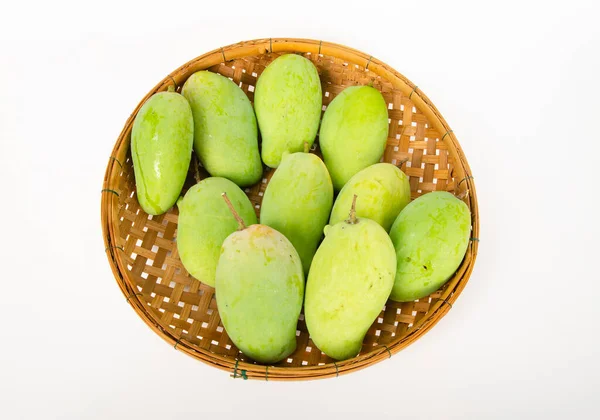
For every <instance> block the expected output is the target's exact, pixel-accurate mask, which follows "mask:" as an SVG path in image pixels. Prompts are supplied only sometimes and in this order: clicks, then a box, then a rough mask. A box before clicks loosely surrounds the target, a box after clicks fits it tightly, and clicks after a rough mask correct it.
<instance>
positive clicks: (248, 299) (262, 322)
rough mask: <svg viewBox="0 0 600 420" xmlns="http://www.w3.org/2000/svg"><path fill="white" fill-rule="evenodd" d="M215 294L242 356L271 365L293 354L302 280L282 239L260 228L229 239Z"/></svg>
mask: <svg viewBox="0 0 600 420" xmlns="http://www.w3.org/2000/svg"><path fill="white" fill-rule="evenodd" d="M215 290H216V296H217V306H218V307H219V315H220V316H221V320H222V321H223V326H224V327H225V330H226V331H227V334H228V335H229V337H230V338H231V341H233V342H234V344H235V345H236V346H237V347H238V348H239V349H240V350H241V351H242V352H243V353H244V354H246V355H248V356H250V357H251V358H252V359H254V360H256V361H257V362H260V363H276V362H278V361H280V360H282V359H285V358H286V357H287V356H289V355H290V354H291V353H292V352H293V351H294V350H295V349H296V327H297V324H298V316H299V315H300V310H301V309H302V298H303V296H304V276H303V274H302V263H301V262H300V257H299V256H298V253H297V252H296V250H295V249H294V246H293V245H292V243H291V242H290V241H288V240H287V239H286V237H285V236H284V235H282V234H281V233H279V232H277V231H276V230H275V229H273V228H270V227H268V226H264V225H252V226H249V227H247V228H244V229H242V230H239V231H237V232H234V233H232V234H231V235H229V236H228V237H227V239H225V242H223V247H222V248H221V256H220V258H219V263H218V265H217V277H216V287H215Z"/></svg>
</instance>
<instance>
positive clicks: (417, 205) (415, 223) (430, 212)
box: [390, 191, 471, 302]
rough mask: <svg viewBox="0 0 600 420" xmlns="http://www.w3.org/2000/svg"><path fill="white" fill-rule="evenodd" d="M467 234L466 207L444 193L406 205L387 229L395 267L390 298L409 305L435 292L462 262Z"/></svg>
mask: <svg viewBox="0 0 600 420" xmlns="http://www.w3.org/2000/svg"><path fill="white" fill-rule="evenodd" d="M470 234H471V213H470V211H469V208H468V207H467V205H466V204H465V203H464V202H463V201H461V200H459V199H458V198H456V197H455V196H453V195H452V194H450V193H448V192H446V191H435V192H430V193H427V194H424V195H422V196H421V197H419V198H417V199H416V200H414V201H412V202H411V203H410V204H409V205H407V206H406V207H405V208H404V210H402V211H401V212H400V214H399V215H398V218H397V219H396V221H395V222H394V224H393V225H392V228H391V230H390V237H391V238H392V242H393V243H394V247H395V248H396V259H397V264H398V267H397V270H396V280H395V282H394V289H393V290H392V294H391V296H390V299H392V300H395V301H398V302H409V301H413V300H415V299H420V298H422V297H425V296H427V295H429V294H431V293H433V292H435V291H436V290H437V289H439V288H440V287H441V286H442V285H443V284H444V283H446V282H447V281H448V280H449V279H450V278H451V277H452V275H453V274H454V272H455V271H456V269H457V268H458V267H459V265H460V263H461V261H462V260H463V257H464V256H465V252H466V251H467V246H468V245H469V236H470Z"/></svg>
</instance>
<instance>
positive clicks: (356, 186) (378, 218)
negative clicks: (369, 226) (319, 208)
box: [329, 163, 410, 232]
mask: <svg viewBox="0 0 600 420" xmlns="http://www.w3.org/2000/svg"><path fill="white" fill-rule="evenodd" d="M354 195H357V196H359V197H360V201H358V202H357V203H356V215H357V216H359V217H366V218H367V219H371V220H373V221H375V222H377V223H379V224H380V225H381V227H383V228H384V229H385V231H386V232H387V231H389V230H390V227H391V226H392V223H394V220H396V217H397V216H398V214H399V213H400V211H401V210H402V209H403V208H404V207H405V206H406V205H407V204H408V203H409V202H410V184H409V182H408V177H407V176H406V174H405V173H404V172H402V170H400V169H399V168H398V167H396V166H395V165H392V164H391V163H376V164H375V165H371V166H368V167H366V168H365V169H363V170H362V171H360V172H358V173H357V174H356V175H354V176H353V177H352V178H350V180H349V181H348V182H347V183H346V185H344V187H343V188H342V190H341V191H340V193H339V194H338V196H337V198H336V199H335V204H334V205H333V210H332V211H331V218H330V219H329V224H330V225H334V224H336V223H339V222H341V221H342V220H344V219H345V218H346V217H347V215H348V208H349V207H350V206H351V204H352V197H354Z"/></svg>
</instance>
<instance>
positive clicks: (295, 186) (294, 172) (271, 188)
mask: <svg viewBox="0 0 600 420" xmlns="http://www.w3.org/2000/svg"><path fill="white" fill-rule="evenodd" d="M332 204H333V186H332V185H331V178H330V177H329V173H328V172H327V168H326V167H325V164H324V163H323V161H322V160H321V159H319V157H318V156H316V155H313V154H310V153H293V154H288V153H287V152H284V154H283V159H282V161H281V165H279V167H278V168H277V170H276V171H275V173H274V174H273V176H272V177H271V180H270V182H269V185H268V186H267V189H266V191H265V195H264V197H263V201H262V205H261V208H260V223H262V224H263V225H267V226H270V227H272V228H274V229H276V230H278V231H279V232H281V233H283V234H284V235H285V237H286V238H288V239H289V240H290V242H291V243H292V244H293V245H294V248H296V250H297V251H298V254H299V255H300V259H301V260H302V267H303V268H304V273H308V269H309V268H310V263H311V261H312V258H313V255H315V251H316V250H317V245H318V244H319V241H320V240H321V237H322V236H323V228H324V227H325V225H326V224H327V219H328V217H329V212H330V211H331V205H332Z"/></svg>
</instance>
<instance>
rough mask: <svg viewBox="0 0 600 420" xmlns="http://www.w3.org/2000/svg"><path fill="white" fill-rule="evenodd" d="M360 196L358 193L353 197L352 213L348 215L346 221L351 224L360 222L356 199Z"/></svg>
mask: <svg viewBox="0 0 600 420" xmlns="http://www.w3.org/2000/svg"><path fill="white" fill-rule="evenodd" d="M357 198H358V196H357V195H356V194H354V197H352V207H350V214H349V215H348V220H346V223H348V224H351V225H355V224H356V223H358V219H357V218H356V199H357Z"/></svg>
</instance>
